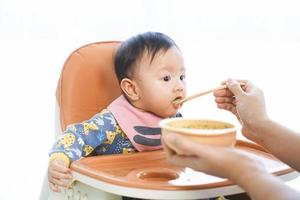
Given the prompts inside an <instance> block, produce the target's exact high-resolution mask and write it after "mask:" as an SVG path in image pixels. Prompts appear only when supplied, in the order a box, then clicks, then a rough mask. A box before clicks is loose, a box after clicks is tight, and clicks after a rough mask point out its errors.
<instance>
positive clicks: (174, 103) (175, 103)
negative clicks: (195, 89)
mask: <svg viewBox="0 0 300 200" xmlns="http://www.w3.org/2000/svg"><path fill="white" fill-rule="evenodd" d="M182 98H183V97H181V96H180V97H176V98H175V99H174V100H173V101H172V104H173V105H174V106H176V107H178V108H179V107H180V106H181V103H180V101H181V99H182Z"/></svg>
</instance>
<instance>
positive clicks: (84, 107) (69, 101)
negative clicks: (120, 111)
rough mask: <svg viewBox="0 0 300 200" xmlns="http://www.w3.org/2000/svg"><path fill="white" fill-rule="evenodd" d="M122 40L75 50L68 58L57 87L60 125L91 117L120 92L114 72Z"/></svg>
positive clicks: (64, 126) (94, 44)
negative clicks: (116, 56)
mask: <svg viewBox="0 0 300 200" xmlns="http://www.w3.org/2000/svg"><path fill="white" fill-rule="evenodd" d="M119 44H120V42H98V43H92V44H88V45H85V46H83V47H81V48H79V49H77V50H75V51H74V52H73V53H72V54H71V55H70V56H69V58H68V59H67V60H66V62H65V64H64V66H63V69H62V71H61V75H60V79H59V82H58V86H57V90H56V98H57V102H58V106H59V118H60V127H61V129H62V130H65V128H66V126H67V125H69V124H71V123H76V122H81V121H84V120H87V119H89V118H91V117H92V116H93V115H94V114H96V113H97V112H99V111H101V110H102V109H103V108H105V107H106V106H107V105H108V104H109V103H110V102H112V100H114V99H115V98H117V97H118V96H119V95H120V94H121V89H120V87H119V84H118V80H117V77H116V76H115V73H114V55H115V51H116V48H117V46H118V45H119Z"/></svg>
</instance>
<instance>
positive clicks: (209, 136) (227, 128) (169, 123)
mask: <svg viewBox="0 0 300 200" xmlns="http://www.w3.org/2000/svg"><path fill="white" fill-rule="evenodd" d="M159 126H160V127H161V128H162V137H164V136H165V135H167V134H172V133H177V134H180V135H183V136H185V137H187V138H190V139H192V140H194V141H196V142H199V143H203V144H211V145H218V146H228V147H230V146H234V144H235V141H236V127H235V126H234V125H233V124H230V123H228V122H223V121H218V120H200V119H186V118H171V119H164V120H162V121H160V123H159Z"/></svg>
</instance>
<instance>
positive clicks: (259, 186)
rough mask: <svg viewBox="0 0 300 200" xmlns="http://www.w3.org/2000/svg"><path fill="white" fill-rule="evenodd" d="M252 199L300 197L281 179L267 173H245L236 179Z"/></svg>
mask: <svg viewBox="0 0 300 200" xmlns="http://www.w3.org/2000/svg"><path fill="white" fill-rule="evenodd" d="M237 184H238V185H240V186H241V187H242V188H243V189H244V190H245V191H246V192H247V193H248V195H250V197H251V198H252V199H255V200H265V199H272V200H293V199H300V194H299V193H298V192H297V191H295V190H293V189H292V188H289V187H288V186H287V185H285V184H284V183H283V182H282V181H281V180H279V179H278V178H276V177H274V176H273V175H271V174H268V173H256V174H255V173H254V174H249V175H248V176H247V175H246V176H245V177H244V178H241V179H239V180H238V181H237Z"/></svg>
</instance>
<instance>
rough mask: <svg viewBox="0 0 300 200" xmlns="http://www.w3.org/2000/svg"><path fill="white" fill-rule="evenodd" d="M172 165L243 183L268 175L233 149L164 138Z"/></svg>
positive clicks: (260, 165) (176, 137)
mask: <svg viewBox="0 0 300 200" xmlns="http://www.w3.org/2000/svg"><path fill="white" fill-rule="evenodd" d="M163 145H164V150H165V151H166V152H167V159H168V160H169V162H171V163H173V164H176V165H180V166H187V167H190V168H193V169H195V170H199V171H203V172H205V173H208V174H211V175H215V176H219V177H223V178H229V179H230V180H232V181H234V182H236V183H241V182H243V181H246V180H245V179H247V178H249V179H252V178H251V177H253V175H254V174H255V175H257V174H259V173H262V172H263V173H266V172H265V169H264V167H263V165H262V164H261V163H259V162H258V161H256V160H253V159H250V158H249V157H247V156H245V155H243V154H241V153H239V152H237V151H236V150H235V149H234V148H228V147H217V146H211V145H205V144H199V143H196V142H194V141H192V140H189V139H187V138H185V137H183V136H181V135H178V134H168V135H166V136H165V137H163Z"/></svg>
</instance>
